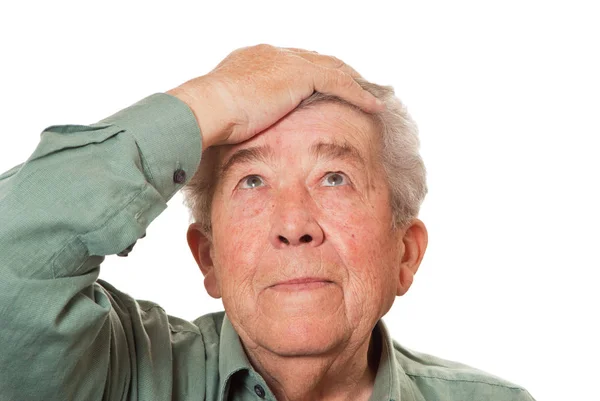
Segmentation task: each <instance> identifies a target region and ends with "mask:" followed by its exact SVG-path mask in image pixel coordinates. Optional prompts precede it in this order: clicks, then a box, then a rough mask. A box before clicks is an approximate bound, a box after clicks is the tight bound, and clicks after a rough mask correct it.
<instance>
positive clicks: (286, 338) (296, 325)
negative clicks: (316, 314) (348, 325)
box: [256, 318, 350, 356]
mask: <svg viewBox="0 0 600 401" xmlns="http://www.w3.org/2000/svg"><path fill="white" fill-rule="evenodd" d="M268 327H269V329H268V330H261V332H260V333H259V334H258V336H257V338H256V342H257V343H258V345H260V346H261V347H264V348H266V349H269V350H270V351H271V352H274V353H276V354H279V355H281V356H301V355H305V356H308V355H322V354H324V353H327V352H330V351H332V350H334V349H335V348H337V347H338V346H340V344H342V343H344V342H345V341H347V340H348V338H349V337H350V334H348V333H345V332H344V330H340V329H341V327H340V325H336V324H334V322H332V321H331V319H327V320H320V319H308V318H306V319H302V318H301V319H298V318H294V319H282V320H281V321H279V322H275V323H271V322H269V324H268Z"/></svg>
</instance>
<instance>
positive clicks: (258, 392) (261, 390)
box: [254, 384, 265, 398]
mask: <svg viewBox="0 0 600 401" xmlns="http://www.w3.org/2000/svg"><path fill="white" fill-rule="evenodd" d="M254 392H255V393H256V395H257V396H259V397H260V398H265V389H264V388H262V386H261V385H260V384H257V385H256V386H254Z"/></svg>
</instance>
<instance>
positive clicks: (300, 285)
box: [270, 277, 332, 291]
mask: <svg viewBox="0 0 600 401" xmlns="http://www.w3.org/2000/svg"><path fill="white" fill-rule="evenodd" d="M331 283H332V282H331V280H327V279H325V278H317V277H302V278H295V279H292V280H287V281H281V282H279V283H277V284H274V285H272V286H271V287H270V288H271V289H273V290H276V291H307V290H315V289H318V288H322V287H325V286H327V285H329V284H331Z"/></svg>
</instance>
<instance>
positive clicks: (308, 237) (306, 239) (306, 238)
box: [300, 234, 312, 244]
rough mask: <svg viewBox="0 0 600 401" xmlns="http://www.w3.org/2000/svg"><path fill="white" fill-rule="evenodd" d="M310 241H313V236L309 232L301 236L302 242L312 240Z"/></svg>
mask: <svg viewBox="0 0 600 401" xmlns="http://www.w3.org/2000/svg"><path fill="white" fill-rule="evenodd" d="M310 241H312V237H311V236H310V235H308V234H306V235H303V236H302V237H300V242H303V243H305V244H306V243H307V242H310Z"/></svg>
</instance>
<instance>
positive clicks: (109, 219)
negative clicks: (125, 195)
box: [52, 182, 149, 279]
mask: <svg viewBox="0 0 600 401" xmlns="http://www.w3.org/2000/svg"><path fill="white" fill-rule="evenodd" d="M148 186H149V184H148V183H147V182H145V183H144V185H143V187H142V188H141V189H140V190H139V191H138V192H136V193H135V194H134V195H133V196H132V197H131V198H130V199H128V200H127V201H126V202H125V204H124V205H123V206H122V207H121V208H120V209H119V210H117V211H115V212H114V213H113V214H112V215H110V216H109V217H107V218H106V220H105V221H104V222H103V223H102V224H101V225H100V226H99V227H98V228H96V229H95V230H91V231H88V232H85V233H77V234H75V235H73V236H72V237H71V238H69V240H67V241H66V243H65V245H64V246H63V247H62V248H60V250H59V251H58V252H56V253H55V254H54V255H53V257H52V278H53V279H56V278H57V276H56V267H57V266H56V259H57V258H58V255H60V254H61V253H62V252H63V251H64V250H65V249H66V248H67V247H68V246H71V245H72V244H73V242H74V241H79V243H81V244H82V245H83V247H84V248H85V252H86V254H87V255H86V256H85V257H84V258H83V260H82V261H81V263H80V264H79V265H78V266H77V268H76V269H74V270H73V273H75V272H77V271H78V270H79V269H80V268H81V265H83V264H84V263H85V261H86V259H87V258H88V257H89V256H91V255H90V254H89V249H88V248H87V245H86V244H85V242H84V241H82V240H81V236H82V235H88V234H90V233H94V232H97V231H99V230H102V229H103V228H104V227H106V226H107V225H108V224H109V223H110V221H111V220H112V219H113V218H114V217H115V216H116V215H117V214H118V213H120V212H122V211H123V210H124V209H126V208H127V206H129V205H130V204H131V203H132V202H133V201H134V200H136V199H137V198H138V196H140V195H141V194H142V193H143V192H144V191H145V190H146V188H147V187H148Z"/></svg>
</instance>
